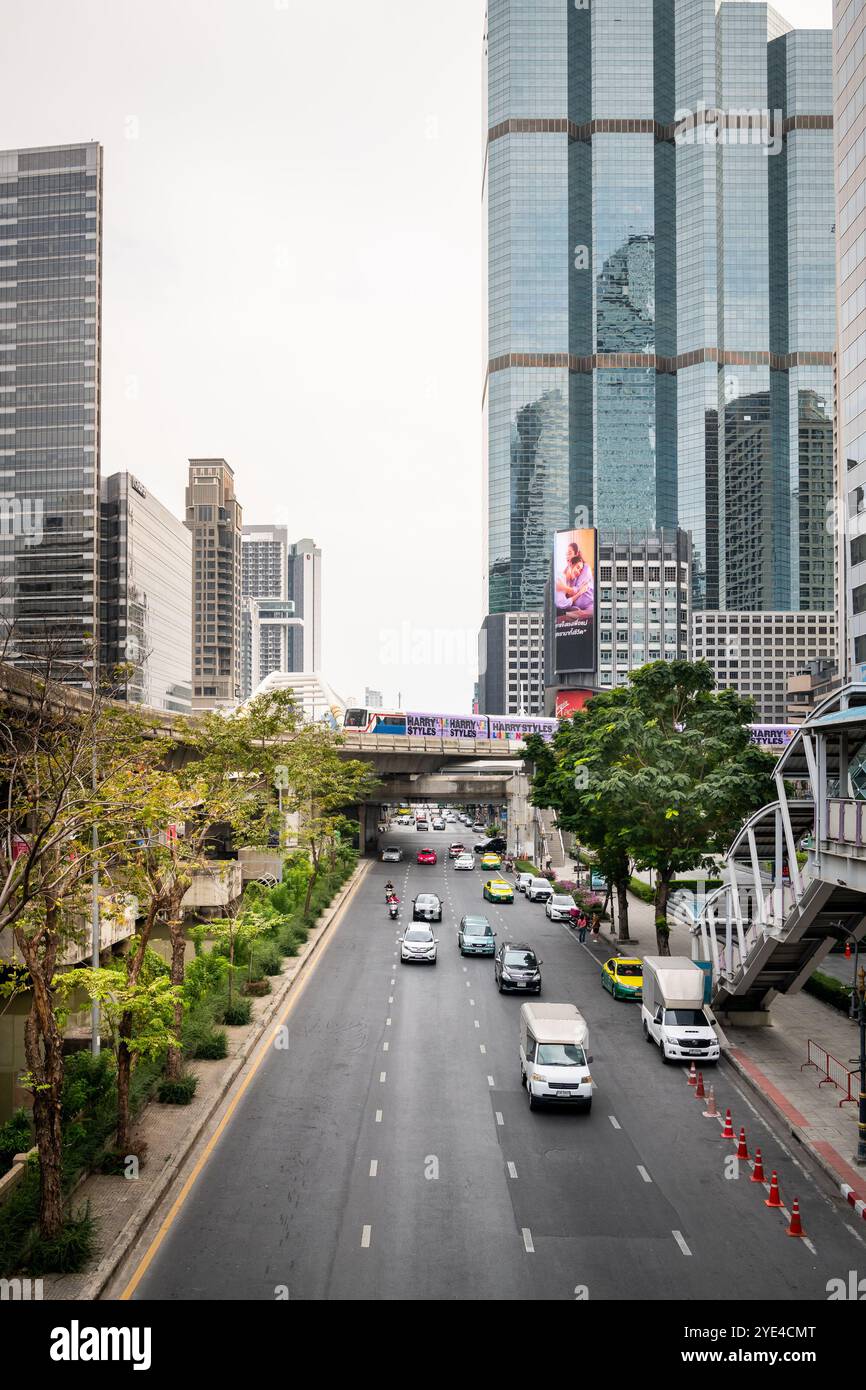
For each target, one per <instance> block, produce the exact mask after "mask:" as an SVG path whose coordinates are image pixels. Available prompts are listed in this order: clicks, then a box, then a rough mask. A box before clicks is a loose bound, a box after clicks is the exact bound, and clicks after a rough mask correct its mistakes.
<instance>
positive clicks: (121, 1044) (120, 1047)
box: [116, 1011, 132, 1154]
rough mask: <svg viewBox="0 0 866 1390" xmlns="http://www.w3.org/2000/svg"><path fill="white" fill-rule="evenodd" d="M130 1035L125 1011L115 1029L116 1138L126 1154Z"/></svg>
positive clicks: (129, 1014)
mask: <svg viewBox="0 0 866 1390" xmlns="http://www.w3.org/2000/svg"><path fill="white" fill-rule="evenodd" d="M131 1037H132V1014H131V1013H129V1011H127V1012H126V1013H125V1014H123V1016H122V1017H121V1020H120V1023H119V1025H118V1029H117V1139H116V1145H117V1149H118V1152H119V1153H122V1154H127V1153H128V1152H129V1145H130V1139H131V1134H130V1118H129V1083H130V1080H131V1078H132V1053H131V1052H130V1050H129V1045H128V1043H129V1039H130V1038H131Z"/></svg>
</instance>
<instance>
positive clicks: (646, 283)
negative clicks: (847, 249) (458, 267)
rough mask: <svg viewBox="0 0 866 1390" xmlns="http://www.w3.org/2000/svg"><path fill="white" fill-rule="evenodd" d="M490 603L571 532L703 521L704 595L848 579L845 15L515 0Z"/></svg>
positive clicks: (658, 1)
mask: <svg viewBox="0 0 866 1390" xmlns="http://www.w3.org/2000/svg"><path fill="white" fill-rule="evenodd" d="M486 38H487V99H488V119H487V126H488V138H487V159H486V165H485V182H484V196H485V211H486V217H487V255H488V284H487V291H488V314H487V353H486V359H487V362H486V365H487V380H486V390H485V398H484V400H485V411H486V416H487V418H486V422H485V423H486V440H487V460H486V462H487V488H488V532H487V541H488V545H487V564H488V602H489V611H490V612H504V611H512V610H517V611H522V610H526V609H532V608H535V607H538V606H539V605H540V603H541V601H542V599H541V595H542V594H543V588H544V580H545V578H546V575H547V569H548V565H549V553H550V542H551V532H552V531H553V530H555V529H558V528H566V527H568V526H570V525H572V524H573V523H574V521H575V519H577V520H579V522H580V524H586V523H589V524H595V525H597V526H601V527H617V528H623V527H626V528H629V527H630V528H634V529H642V530H643V529H648V530H656V529H659V528H662V527H665V528H667V527H676V526H677V525H679V526H681V527H683V528H684V529H686V530H688V531H690V532H691V534H692V539H693V546H694V554H693V571H692V573H693V601H694V604H695V606H696V607H699V608H742V609H772V610H774V611H778V610H784V609H795V610H796V609H817V610H824V609H829V608H831V607H832V604H833V553H832V537H831V535H830V532H829V530H828V528H827V527H826V524H825V521H826V510H825V509H826V504H827V502H828V500H829V498H830V497H831V495H832V394H831V393H832V353H833V347H834V335H835V299H834V289H833V285H834V244H833V231H832V229H833V223H834V220H835V212H834V195H833V131H832V115H831V113H832V73H831V47H830V34H829V31H826V32H825V31H794V30H791V29H790V28H789V26H788V25H787V24H786V23H785V21H783V20H782V19H781V18H780V17H779V16H778V14H776V12H775V11H774V10H773V9H772V8H771V7H770V6H768V5H766V4H763V3H752V0H722V3H721V4H718V5H717V4H716V0H676V3H675V2H674V0H593V3H592V4H591V5H589V6H587V7H586V8H583V9H577V8H576V7H574V6H573V5H570V4H565V3H559V0H535V2H533V3H530V0H489V5H488V26H487V36H486Z"/></svg>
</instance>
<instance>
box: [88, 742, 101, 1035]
mask: <svg viewBox="0 0 866 1390" xmlns="http://www.w3.org/2000/svg"><path fill="white" fill-rule="evenodd" d="M90 780H91V789H92V791H93V801H94V815H93V840H92V848H93V874H92V878H91V919H92V937H91V950H90V963H91V965H92V966H93V969H94V970H98V969H99V944H100V943H99V863H98V859H97V855H98V852H99V831H98V830H97V828H96V809H95V808H96V737H95V732H94V739H93V762H92V765H91V779H90ZM99 1028H100V1019H99V1000H98V999H94V1000H93V1002H92V1004H91V1005H90V1051H91V1052H92V1053H93V1055H94V1057H98V1056H99V1051H100V1045H101V1040H100V1036H99Z"/></svg>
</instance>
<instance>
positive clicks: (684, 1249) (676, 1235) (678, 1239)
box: [671, 1231, 692, 1255]
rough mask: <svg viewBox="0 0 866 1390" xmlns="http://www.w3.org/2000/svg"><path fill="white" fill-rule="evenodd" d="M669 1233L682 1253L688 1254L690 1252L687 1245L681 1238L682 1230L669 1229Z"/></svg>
mask: <svg viewBox="0 0 866 1390" xmlns="http://www.w3.org/2000/svg"><path fill="white" fill-rule="evenodd" d="M671 1235H672V1236H673V1238H674V1240H675V1241H676V1243H677V1245H678V1246H679V1247H680V1249H681V1250H682V1252H683V1254H684V1255H690V1254H691V1253H692V1252H691V1250H690V1249H689V1247H688V1246H687V1245H686V1243H685V1241H684V1240H683V1233H682V1231H671Z"/></svg>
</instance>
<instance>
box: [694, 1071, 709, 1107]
mask: <svg viewBox="0 0 866 1390" xmlns="http://www.w3.org/2000/svg"><path fill="white" fill-rule="evenodd" d="M706 1097H707V1093H706V1091H705V1090H704V1074H703V1072H702V1071H699V1072H698V1084H697V1086H696V1087H695V1100H706Z"/></svg>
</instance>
